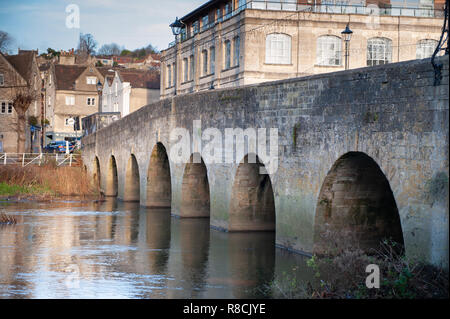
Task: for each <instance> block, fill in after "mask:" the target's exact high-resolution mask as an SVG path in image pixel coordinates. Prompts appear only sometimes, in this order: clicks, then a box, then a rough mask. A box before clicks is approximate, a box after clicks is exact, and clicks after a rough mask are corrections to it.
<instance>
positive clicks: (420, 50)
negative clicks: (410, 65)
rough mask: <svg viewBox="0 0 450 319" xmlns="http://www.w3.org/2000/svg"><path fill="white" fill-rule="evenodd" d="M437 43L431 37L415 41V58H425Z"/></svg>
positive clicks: (430, 53)
mask: <svg viewBox="0 0 450 319" xmlns="http://www.w3.org/2000/svg"><path fill="white" fill-rule="evenodd" d="M438 43H439V42H438V41H436V40H431V39H426V40H420V41H419V42H418V43H417V48H416V59H426V58H429V57H431V56H432V55H433V53H434V50H435V49H436V47H437V45H438Z"/></svg>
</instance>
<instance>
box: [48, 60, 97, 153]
mask: <svg viewBox="0 0 450 319" xmlns="http://www.w3.org/2000/svg"><path fill="white" fill-rule="evenodd" d="M53 79H54V80H53ZM99 81H100V83H103V81H104V78H103V75H102V74H101V73H100V72H99V71H98V70H97V68H96V67H95V66H93V65H64V64H55V65H53V64H52V65H51V66H50V70H49V71H48V77H47V80H46V83H47V90H46V92H47V95H46V105H47V108H46V111H47V116H48V120H49V125H48V127H47V128H46V133H45V135H46V144H48V143H49V142H52V141H64V140H68V141H75V140H77V139H79V138H81V130H82V124H81V118H83V117H85V116H88V115H91V114H93V113H96V112H98V101H99V96H98V91H97V83H98V82H99ZM52 85H53V86H54V87H53V89H51V87H52ZM75 123H78V124H79V129H78V130H75V129H74V128H75V127H76V126H75V127H74V124H75Z"/></svg>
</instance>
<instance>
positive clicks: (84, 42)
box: [78, 33, 97, 55]
mask: <svg viewBox="0 0 450 319" xmlns="http://www.w3.org/2000/svg"><path fill="white" fill-rule="evenodd" d="M96 47H97V41H95V39H94V36H93V35H92V34H90V33H86V34H83V33H80V41H79V43H78V53H79V54H86V55H92V54H94V53H95V48H96Z"/></svg>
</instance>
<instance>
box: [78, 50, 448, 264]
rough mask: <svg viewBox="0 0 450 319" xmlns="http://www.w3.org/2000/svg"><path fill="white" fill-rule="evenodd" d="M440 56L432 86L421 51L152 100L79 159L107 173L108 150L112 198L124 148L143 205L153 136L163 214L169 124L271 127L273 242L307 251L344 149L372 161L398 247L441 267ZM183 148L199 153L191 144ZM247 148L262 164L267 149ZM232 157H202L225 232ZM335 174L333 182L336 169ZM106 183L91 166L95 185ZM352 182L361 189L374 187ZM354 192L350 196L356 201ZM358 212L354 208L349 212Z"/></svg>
mask: <svg viewBox="0 0 450 319" xmlns="http://www.w3.org/2000/svg"><path fill="white" fill-rule="evenodd" d="M440 60H441V61H442V62H443V64H444V67H443V79H442V82H441V84H440V85H439V86H433V80H434V71H433V68H432V66H431V63H430V60H429V59H425V60H416V61H408V62H401V63H395V64H387V65H383V66H377V67H373V68H363V69H354V70H349V71H341V72H335V73H328V74H321V75H313V76H308V77H303V78H296V79H289V80H282V81H277V82H270V83H263V84H258V85H251V86H245V87H241V88H237V89H218V90H211V91H207V92H199V93H194V94H189V95H183V96H176V97H175V98H171V99H165V100H161V101H159V102H157V103H154V104H151V105H148V106H145V107H143V108H141V109H139V110H138V111H136V112H134V113H132V114H130V115H128V116H126V117H124V118H123V119H121V120H119V121H117V122H114V123H112V124H111V125H110V126H108V127H106V128H104V129H102V130H100V131H98V132H96V133H95V134H92V135H89V136H87V137H85V138H84V139H83V158H84V163H86V165H87V168H88V169H89V170H90V171H92V167H93V165H94V158H95V156H98V158H99V163H100V171H101V172H107V167H108V163H109V161H110V158H111V156H112V155H113V156H114V158H115V160H116V164H117V176H118V196H119V198H122V199H123V198H124V193H125V190H124V185H125V177H126V167H127V163H128V162H129V160H130V158H131V157H132V156H134V157H135V158H136V161H137V164H138V170H139V177H140V188H139V189H140V202H141V204H142V205H145V203H146V194H147V188H148V187H149V186H148V185H147V183H148V180H149V179H148V178H147V171H148V170H149V164H150V159H151V154H152V150H153V149H154V147H155V145H156V143H158V142H159V143H160V144H161V145H163V146H164V148H165V150H166V152H167V154H168V155H169V164H170V180H171V198H172V201H171V204H172V213H173V214H175V215H180V203H181V201H182V185H183V176H184V170H185V166H186V164H180V163H176V162H174V161H173V160H172V157H171V154H170V150H171V147H172V146H173V145H175V144H176V143H177V142H178V140H173V141H171V140H170V132H171V131H172V130H173V129H174V128H185V129H187V130H189V132H191V136H192V131H193V121H194V120H201V126H202V130H203V131H204V130H205V129H206V128H209V127H211V128H217V129H219V130H220V132H221V133H222V138H223V135H224V131H225V129H226V128H243V129H245V128H277V129H278V156H279V157H278V166H277V170H276V171H275V172H273V173H271V174H270V176H269V177H270V181H271V187H272V189H273V196H274V202H275V230H276V243H277V244H278V245H279V246H282V247H285V248H289V249H292V250H296V251H300V252H306V253H312V252H313V249H314V238H315V229H317V227H315V226H317V225H316V223H320V218H317V216H316V215H317V214H318V212H320V207H319V208H318V206H319V204H320V202H321V199H320V194H321V190H322V188H324V189H325V188H326V187H325V186H324V182H325V181H326V178H327V176H328V174H329V173H331V175H330V176H333V171H332V168H333V167H335V164H336V163H337V161H338V160H339V159H341V157H342V156H343V155H345V154H348V153H349V152H355V153H358V154H364V156H367V157H368V158H370V159H371V160H373V162H374V163H375V164H376V165H373V167H374V168H378V170H379V173H378V174H381V175H380V176H383V175H384V177H383V178H385V179H386V180H387V182H388V183H386V187H390V191H391V193H392V196H393V198H394V200H395V204H396V208H397V211H398V215H399V219H400V224H401V230H402V235H403V240H404V243H405V248H406V252H407V254H409V255H420V256H422V257H424V258H425V259H426V260H428V261H429V262H432V263H434V264H442V265H444V266H448V212H449V209H448V191H445V189H447V190H448V175H449V170H448V145H449V144H448V137H449V136H448V134H449V125H448V116H449V112H448V111H449V108H448V102H449V101H448V93H449V88H448V83H449V82H448V56H447V57H443V58H440ZM195 130H197V129H195ZM222 141H223V140H222ZM191 142H192V141H191ZM191 144H193V143H191ZM191 150H192V153H194V152H198V151H199V150H198V146H196V145H192V148H191ZM217 150H218V151H221V152H223V154H226V153H227V152H230V150H229V149H224V148H223V147H222V148H221V147H218V148H217ZM257 155H258V158H259V159H260V160H261V162H262V164H265V165H266V164H267V163H266V162H265V159H266V158H267V156H265V155H266V154H262V153H261V152H259V151H258V152H257ZM241 161H242V158H238V159H236V162H237V163H229V164H222V163H219V164H211V163H205V166H206V172H207V178H208V183H209V192H210V224H211V226H212V227H216V228H221V229H229V226H230V225H229V223H230V207H231V203H233V202H234V201H235V200H236V199H235V198H234V197H233V196H234V195H233V191H234V186H233V185H234V184H235V176H236V173H237V169H238V167H239V164H238V163H240V162H241ZM338 163H339V162H338ZM360 172H364V170H360ZM153 174H155V173H153ZM361 174H363V175H364V173H361ZM361 174H360V175H361ZM371 174H372V173H371ZM339 176H341V177H340V178H341V179H340V180H341V181H342V178H344V177H345V176H347V175H346V173H343V174H341V175H339ZM383 178H381V177H380V179H379V180H380V181H382V180H383ZM356 180H357V178H356ZM106 181H107V176H106V174H103V173H102V174H101V185H102V187H103V188H104V187H105V186H106V185H105V184H106ZM362 185H366V186H363V187H367V188H368V189H367V190H368V192H369V193H370V192H371V191H374V190H376V189H377V188H376V187H372V186H367V185H369V183H362ZM255 189H256V188H255ZM383 191H386V192H388V190H386V189H384V190H383ZM358 196H359V197H358V198H359V199H358V200H357V201H358V202H364V198H362V197H361V196H362V195H361V194H360V193H358ZM341 198H342V197H341ZM367 198H368V199H369V200H374V199H376V198H377V197H376V196H375V195H373V196H372V195H371V196H368V197H367ZM378 198H381V197H378ZM347 202H350V201H347ZM335 204H336V203H335ZM364 209H367V208H364V207H363V206H358V211H364ZM369 226H370V225H369ZM316 232H317V231H316Z"/></svg>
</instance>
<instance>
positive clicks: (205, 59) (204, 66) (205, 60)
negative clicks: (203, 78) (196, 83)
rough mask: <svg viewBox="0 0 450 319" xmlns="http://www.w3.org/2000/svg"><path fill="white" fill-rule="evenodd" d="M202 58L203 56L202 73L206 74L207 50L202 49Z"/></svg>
mask: <svg viewBox="0 0 450 319" xmlns="http://www.w3.org/2000/svg"><path fill="white" fill-rule="evenodd" d="M202 58H203V75H207V74H208V51H207V50H203V51H202Z"/></svg>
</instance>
